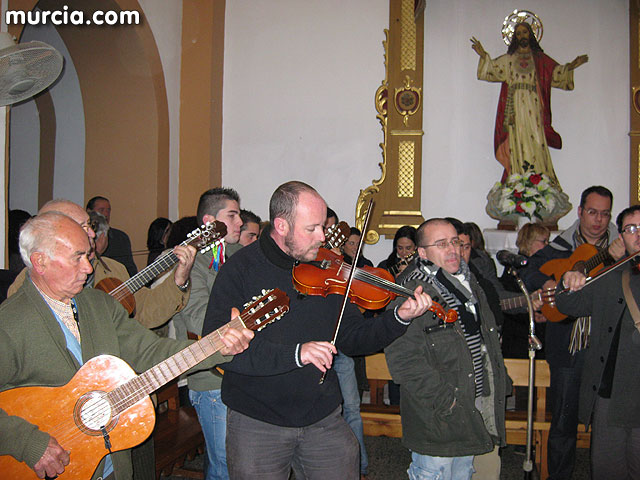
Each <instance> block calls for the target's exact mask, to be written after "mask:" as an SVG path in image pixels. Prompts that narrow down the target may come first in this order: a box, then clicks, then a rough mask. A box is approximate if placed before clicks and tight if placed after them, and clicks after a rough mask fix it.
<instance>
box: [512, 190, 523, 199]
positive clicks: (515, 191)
mask: <svg viewBox="0 0 640 480" xmlns="http://www.w3.org/2000/svg"><path fill="white" fill-rule="evenodd" d="M513 196H514V197H516V198H522V192H519V191H518V190H514V191H513Z"/></svg>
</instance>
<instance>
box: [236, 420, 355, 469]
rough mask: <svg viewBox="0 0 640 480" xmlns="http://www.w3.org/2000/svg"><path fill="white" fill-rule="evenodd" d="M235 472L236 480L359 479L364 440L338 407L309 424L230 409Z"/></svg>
mask: <svg viewBox="0 0 640 480" xmlns="http://www.w3.org/2000/svg"><path fill="white" fill-rule="evenodd" d="M227 451H228V454H229V455H228V457H229V476H230V477H231V478H232V479H233V480H266V479H268V480H287V479H288V478H289V473H290V472H291V469H292V468H293V472H294V473H295V475H296V478H297V479H301V480H327V479H331V480H334V479H335V480H358V478H359V476H360V474H359V472H358V470H359V468H358V442H357V441H356V438H355V436H354V435H353V432H352V431H351V429H350V428H349V426H348V425H347V422H345V421H344V419H343V418H342V415H340V409H339V408H337V409H335V410H334V411H333V412H332V413H330V414H329V415H327V416H326V417H325V418H323V419H322V420H320V421H318V422H316V423H313V424H311V425H308V426H306V427H281V426H278V425H272V424H270V423H266V422H261V421H260V420H256V419H254V418H251V417H248V416H246V415H243V414H241V413H239V412H236V411H235V410H232V409H229V414H228V417H227Z"/></svg>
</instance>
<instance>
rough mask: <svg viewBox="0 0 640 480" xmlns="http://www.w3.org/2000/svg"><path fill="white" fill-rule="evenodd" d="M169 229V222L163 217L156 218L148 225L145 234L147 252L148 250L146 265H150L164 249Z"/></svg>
mask: <svg viewBox="0 0 640 480" xmlns="http://www.w3.org/2000/svg"><path fill="white" fill-rule="evenodd" d="M169 227H171V220H169V219H168V218H164V217H158V218H156V219H155V220H154V221H153V222H151V225H149V231H148V232H147V250H149V256H148V257H147V265H151V263H153V261H154V260H155V259H156V258H158V255H160V254H161V253H162V251H163V250H164V249H165V248H166V246H167V245H166V242H167V235H168V233H169Z"/></svg>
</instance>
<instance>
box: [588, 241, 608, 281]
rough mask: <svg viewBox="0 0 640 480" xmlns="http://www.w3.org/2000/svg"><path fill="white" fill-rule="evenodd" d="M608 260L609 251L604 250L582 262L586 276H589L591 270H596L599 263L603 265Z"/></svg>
mask: <svg viewBox="0 0 640 480" xmlns="http://www.w3.org/2000/svg"><path fill="white" fill-rule="evenodd" d="M608 258H609V250H608V249H606V248H605V249H604V250H600V251H599V252H598V253H596V254H595V255H594V256H593V257H591V258H590V259H589V260H587V261H586V262H584V265H585V269H586V271H587V275H589V272H591V270H593V269H594V268H596V267H597V266H598V265H600V264H601V263H604V262H605V260H607V259H608Z"/></svg>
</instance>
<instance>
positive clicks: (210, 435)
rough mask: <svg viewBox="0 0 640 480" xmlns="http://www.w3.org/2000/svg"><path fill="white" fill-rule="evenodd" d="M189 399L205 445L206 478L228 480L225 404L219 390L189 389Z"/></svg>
mask: <svg viewBox="0 0 640 480" xmlns="http://www.w3.org/2000/svg"><path fill="white" fill-rule="evenodd" d="M189 399H190V400H191V403H192V404H193V406H194V408H195V409H196V413H197V414H198V420H200V426H201V427H202V433H203V434H204V441H205V443H206V445H207V459H208V462H207V463H208V465H207V472H206V476H205V479H206V480H229V473H228V472H227V454H226V450H225V437H226V432H227V406H226V405H225V404H224V403H222V399H221V398H220V390H209V391H205V392H197V391H195V390H189Z"/></svg>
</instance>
